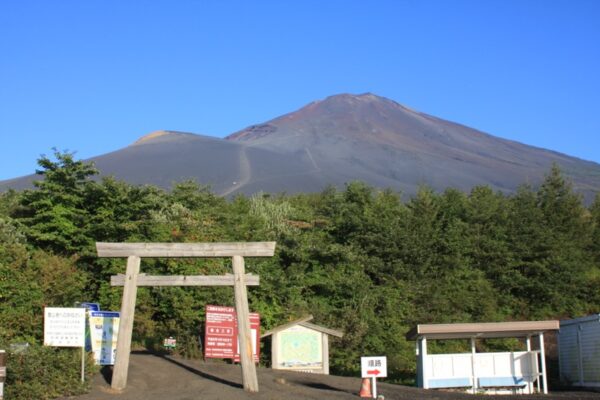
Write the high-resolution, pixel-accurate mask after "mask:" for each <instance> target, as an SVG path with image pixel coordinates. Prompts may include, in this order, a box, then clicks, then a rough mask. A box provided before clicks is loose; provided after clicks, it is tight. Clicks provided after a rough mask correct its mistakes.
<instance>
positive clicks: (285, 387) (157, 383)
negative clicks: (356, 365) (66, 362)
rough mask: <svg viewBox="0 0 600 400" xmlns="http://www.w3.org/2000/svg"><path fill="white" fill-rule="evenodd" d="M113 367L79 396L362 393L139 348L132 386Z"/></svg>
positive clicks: (259, 398)
mask: <svg viewBox="0 0 600 400" xmlns="http://www.w3.org/2000/svg"><path fill="white" fill-rule="evenodd" d="M110 375H111V371H110V370H108V369H106V370H104V371H103V374H98V375H97V376H96V377H95V379H94V381H93V382H92V390H91V392H90V393H89V394H86V395H83V396H78V397H75V398H70V399H78V400H108V399H110V400H159V399H160V400H164V399H171V400H192V399H203V400H238V399H252V400H276V399H298V400H309V399H310V400H323V399H357V398H359V397H358V391H359V389H360V385H361V379H360V378H349V377H340V376H331V375H330V376H325V375H316V374H305V373H298V372H287V371H277V370H272V369H268V368H258V383H259V388H260V391H259V393H247V392H245V391H244V390H243V388H242V377H241V369H240V366H239V365H229V364H225V363H220V362H204V361H201V360H185V359H182V358H178V357H171V356H165V357H163V356H158V355H153V354H148V353H134V354H132V355H131V361H130V365H129V378H128V384H127V388H126V389H125V390H124V391H123V392H114V391H113V390H112V389H111V387H110V383H109V381H110ZM377 389H378V394H381V395H383V396H385V399H386V400H391V399H470V400H473V399H477V398H486V399H490V398H498V399H504V400H506V399H521V400H526V399H532V398H535V399H539V400H541V399H544V400H551V399H599V400H600V393H594V392H584V391H581V392H564V391H554V392H551V393H550V394H549V395H547V396H544V395H519V396H490V395H486V396H477V395H471V394H464V393H450V392H440V391H432V390H423V389H417V388H413V387H407V386H401V385H392V384H388V383H383V382H378V384H377Z"/></svg>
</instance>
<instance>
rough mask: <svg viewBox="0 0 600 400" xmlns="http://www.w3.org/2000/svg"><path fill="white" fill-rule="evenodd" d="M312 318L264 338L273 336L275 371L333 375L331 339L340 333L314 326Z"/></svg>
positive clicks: (270, 332) (272, 349) (303, 319)
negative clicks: (330, 350)
mask: <svg viewBox="0 0 600 400" xmlns="http://www.w3.org/2000/svg"><path fill="white" fill-rule="evenodd" d="M311 319H312V315H309V316H307V317H304V318H301V319H298V320H295V321H292V322H290V323H287V324H284V325H281V326H278V327H276V328H274V329H271V330H270V331H267V332H265V333H264V334H263V335H261V337H260V338H261V339H262V338H266V337H268V336H271V335H272V336H273V337H272V341H271V368H273V369H285V370H291V371H298V372H312V373H316V374H325V375H329V335H332V336H336V337H342V336H343V335H344V334H343V333H342V332H340V331H336V330H333V329H329V328H325V327H323V326H319V325H315V324H311V323H310V322H308V321H310V320H311Z"/></svg>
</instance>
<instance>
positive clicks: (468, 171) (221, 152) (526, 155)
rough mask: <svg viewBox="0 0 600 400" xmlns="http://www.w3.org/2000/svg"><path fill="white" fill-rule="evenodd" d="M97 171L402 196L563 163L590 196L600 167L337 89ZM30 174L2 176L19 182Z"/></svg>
mask: <svg viewBox="0 0 600 400" xmlns="http://www.w3.org/2000/svg"><path fill="white" fill-rule="evenodd" d="M90 161H93V162H94V163H95V164H96V166H97V167H98V169H99V170H100V172H101V175H113V176H115V177H116V178H118V179H123V180H125V181H127V182H129V183H132V184H153V185H158V186H161V187H164V188H169V187H171V185H172V184H173V182H177V181H182V180H187V179H193V180H196V181H197V182H199V183H201V184H207V185H210V186H211V188H212V190H213V191H214V192H215V193H217V194H220V195H228V196H230V195H235V194H237V193H244V194H253V193H256V192H259V191H263V192H271V193H276V192H286V193H297V192H315V191H320V190H322V189H323V188H325V187H326V186H327V185H330V184H331V185H335V186H337V187H343V186H344V184H346V183H348V182H350V181H354V180H360V181H364V182H366V183H368V184H370V185H372V186H375V187H379V188H392V189H395V190H398V191H401V192H403V193H404V194H406V195H412V194H414V193H415V192H416V191H417V189H418V187H419V186H420V185H426V186H429V187H431V188H433V189H435V190H440V191H441V190H444V189H446V188H448V187H454V188H457V189H461V190H465V191H468V190H470V189H471V188H472V187H473V186H475V185H489V186H490V187H491V188H493V189H494V190H502V191H504V192H512V191H514V190H516V188H517V187H518V186H519V185H520V184H523V183H529V184H532V185H534V186H535V185H536V184H538V183H539V182H541V181H542V179H543V178H544V175H545V174H546V173H548V172H549V170H550V167H551V165H552V164H553V163H557V164H558V165H559V166H560V167H561V169H562V171H563V172H564V173H565V175H566V176H567V177H568V178H569V179H570V180H571V181H572V182H573V184H574V188H575V190H576V191H578V192H580V193H582V194H584V195H585V197H586V198H587V200H588V201H590V200H591V199H592V198H593V196H594V194H595V193H596V192H598V191H600V164H597V163H594V162H590V161H584V160H581V159H578V158H575V157H570V156H567V155H565V154H561V153H558V152H554V151H549V150H545V149H541V148H536V147H532V146H528V145H524V144H521V143H517V142H513V141H509V140H505V139H501V138H497V137H494V136H492V135H489V134H486V133H483V132H480V131H477V130H475V129H472V128H469V127H466V126H464V125H460V124H457V123H454V122H450V121H446V120H443V119H440V118H436V117H433V116H430V115H427V114H424V113H421V112H417V111H414V110H411V109H409V108H407V107H404V106H402V105H400V104H398V103H396V102H394V101H392V100H389V99H386V98H383V97H379V96H376V95H373V94H369V93H367V94H362V95H350V94H341V95H336V96H331V97H328V98H326V99H324V100H321V101H316V102H313V103H310V104H308V105H307V106H305V107H303V108H301V109H299V110H297V111H295V112H292V113H289V114H286V115H283V116H281V117H278V118H275V119H273V120H271V121H267V122H264V123H260V124H256V125H252V126H250V127H248V128H246V129H243V130H241V131H238V132H236V133H233V134H231V135H229V136H227V137H226V138H225V139H218V138H214V137H210V136H202V135H196V134H192V133H184V132H174V131H157V132H153V133H151V134H149V135H146V136H144V137H142V138H141V139H140V140H138V141H137V142H135V143H133V144H132V145H130V146H127V147H125V148H123V149H121V150H117V151H114V152H112V153H107V154H104V155H99V156H97V157H94V158H92V159H90ZM33 178H34V177H33V176H27V177H23V178H17V179H13V180H10V181H4V182H0V190H5V189H7V188H8V187H12V188H15V189H20V188H23V187H27V186H29V185H30V184H31V180H32V179H33Z"/></svg>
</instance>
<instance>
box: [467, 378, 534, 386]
mask: <svg viewBox="0 0 600 400" xmlns="http://www.w3.org/2000/svg"><path fill="white" fill-rule="evenodd" d="M478 382H479V387H480V388H523V387H525V386H526V385H527V382H525V380H524V379H523V378H522V377H518V376H494V377H488V378H479V379H478Z"/></svg>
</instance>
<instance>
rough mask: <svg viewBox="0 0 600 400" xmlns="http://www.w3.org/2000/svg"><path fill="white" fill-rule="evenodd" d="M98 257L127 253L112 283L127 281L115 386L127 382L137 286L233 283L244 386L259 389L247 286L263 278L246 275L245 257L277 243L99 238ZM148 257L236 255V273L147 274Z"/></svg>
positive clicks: (260, 254)
mask: <svg viewBox="0 0 600 400" xmlns="http://www.w3.org/2000/svg"><path fill="white" fill-rule="evenodd" d="M96 250H97V252H98V257H113V258H114V257H126V258H127V270H126V272H125V275H124V276H123V275H118V276H116V277H112V278H111V284H112V285H113V286H124V288H123V299H122V302H121V321H120V329H119V333H118V337H117V352H116V359H115V366H114V370H113V377H112V382H111V387H112V388H113V389H115V390H123V389H124V388H125V387H126V386H127V373H128V369H129V355H130V353H131V334H132V331H133V320H134V313H135V302H136V295H137V287H138V286H231V285H233V287H234V297H235V309H236V313H237V322H238V331H239V348H240V361H241V367H242V381H243V385H244V389H245V390H246V391H249V392H258V379H257V376H256V366H255V365H254V361H253V357H252V341H251V331H250V317H249V315H250V311H249V309H248V294H247V290H246V286H247V285H257V284H258V277H256V276H253V275H247V274H246V273H245V267H244V257H271V256H273V255H274V253H275V242H230V243H102V242H97V243H96ZM143 257H157V258H187V257H202V258H208V257H231V258H232V264H233V275H230V274H228V275H225V276H202V275H200V276H146V275H145V274H140V263H141V258H143Z"/></svg>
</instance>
